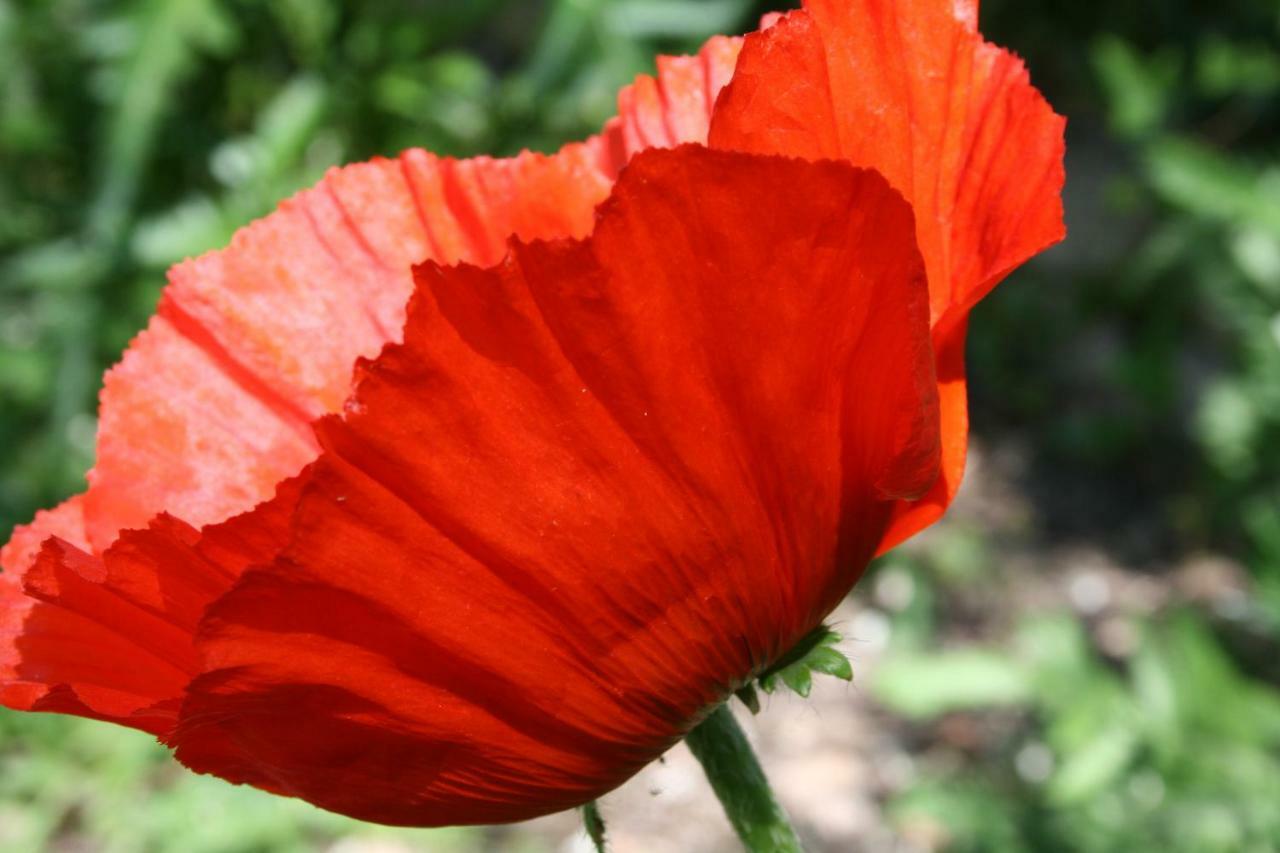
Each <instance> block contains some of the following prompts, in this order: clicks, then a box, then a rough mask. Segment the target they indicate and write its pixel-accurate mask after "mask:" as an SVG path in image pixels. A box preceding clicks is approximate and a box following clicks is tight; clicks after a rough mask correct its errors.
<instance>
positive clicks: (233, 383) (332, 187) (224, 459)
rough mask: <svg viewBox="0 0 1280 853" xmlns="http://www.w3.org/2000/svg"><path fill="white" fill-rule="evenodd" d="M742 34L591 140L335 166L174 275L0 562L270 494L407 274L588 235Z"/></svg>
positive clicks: (212, 512) (665, 74)
mask: <svg viewBox="0 0 1280 853" xmlns="http://www.w3.org/2000/svg"><path fill="white" fill-rule="evenodd" d="M740 42H741V40H740V39H730V38H724V37H717V38H714V39H712V40H711V41H710V42H708V44H707V46H706V47H705V48H704V49H703V50H702V52H701V53H699V54H698V55H697V56H694V57H680V58H666V57H664V58H662V59H660V61H659V70H658V74H657V75H656V76H655V77H652V78H650V77H641V78H638V79H637V81H636V83H635V84H634V86H632V87H628V88H627V89H626V90H624V91H623V93H622V94H621V95H620V96H619V106H620V115H619V117H618V118H616V119H613V120H612V121H611V122H610V123H609V124H608V125H607V126H606V129H605V131H604V132H603V133H602V134H601V135H600V136H597V137H593V138H591V139H589V140H587V141H586V142H584V143H573V144H570V145H567V146H565V147H564V148H563V149H562V150H561V151H560V152H558V153H557V154H555V155H553V156H546V155H541V154H534V153H530V152H525V153H523V154H521V155H519V156H517V157H513V158H508V159H493V158H489V157H479V158H475V159H472V160H451V159H446V158H438V157H435V156H434V155H431V154H428V153H426V152H424V151H421V150H416V149H415V150H411V151H406V152H405V153H404V154H402V155H401V156H400V157H398V158H396V159H392V160H387V159H382V158H378V159H375V160H372V161H370V162H367V163H361V164H356V165H352V166H348V167H345V168H342V169H335V170H333V171H331V172H330V173H329V174H328V175H327V176H326V177H325V179H324V180H323V181H321V182H320V184H319V185H317V186H316V187H314V188H313V189H310V190H307V191H304V192H302V193H299V194H298V195H297V196H295V197H294V198H292V199H290V200H288V201H286V202H284V203H283V204H282V205H281V206H280V208H279V209H278V210H277V211H276V212H275V213H273V214H271V215H270V216H268V217H266V218H264V219H262V220H260V221H258V222H256V223H254V224H252V225H250V226H249V227H247V228H245V229H243V230H241V231H240V232H238V233H237V235H236V237H235V238H234V240H233V242H232V244H231V246H230V247H228V248H227V249H224V250H221V251H216V252H211V253H209V254H207V255H204V256H202V257H200V258H197V259H194V260H190V261H187V262H185V263H183V264H180V265H178V266H177V267H175V268H174V269H173V270H172V271H171V273H170V285H169V287H168V288H166V290H165V292H164V296H163V298H162V300H161V304H160V307H159V310H158V312H157V315H156V317H155V318H153V320H152V321H151V324H150V325H149V327H148V329H147V330H146V331H144V332H143V333H142V334H141V335H139V336H138V338H137V339H135V341H134V342H133V344H132V345H131V347H130V349H129V351H128V352H127V353H126V354H125V356H124V359H123V360H122V361H121V363H120V364H119V365H117V366H116V367H115V368H114V369H112V370H111V371H110V372H109V373H108V374H107V377H106V383H105V388H104V390H103V392H102V400H101V411H100V418H99V424H100V426H99V438H98V458H97V462H96V465H95V466H94V469H93V471H92V472H91V473H90V474H89V482H90V487H89V491H88V493H87V494H86V495H82V496H79V497H78V498H77V499H75V501H74V503H73V505H72V506H70V507H66V508H65V511H64V508H59V510H56V511H54V515H53V516H52V517H44V516H46V515H48V514H42V517H41V518H40V519H38V520H37V521H35V522H33V523H32V524H30V525H27V526H25V527H22V528H19V529H18V530H16V531H15V533H14V536H13V539H12V540H11V542H10V544H9V545H8V546H6V548H5V551H4V553H3V555H2V559H3V565H4V566H5V567H6V569H7V570H9V571H14V572H17V571H21V570H22V569H25V567H26V566H27V565H28V564H29V563H30V561H31V560H32V559H33V558H34V554H35V552H36V551H37V550H38V548H39V545H40V542H42V541H43V540H44V539H45V538H46V537H47V536H49V535H59V536H61V537H63V538H64V539H67V540H68V541H71V542H73V543H75V544H77V545H84V546H86V547H89V548H90V549H91V550H93V551H98V552H100V551H102V550H104V549H105V548H107V547H108V546H109V545H110V544H111V542H112V541H113V540H114V539H115V537H116V535H117V534H118V533H119V531H120V530H122V529H127V528H141V527H144V526H145V525H146V524H147V523H148V522H149V521H150V520H151V519H152V518H153V517H154V516H155V515H156V514H158V513H160V512H169V513H171V514H173V515H176V516H178V517H180V518H182V519H184V520H185V521H187V522H189V523H191V524H193V525H196V526H199V525H203V524H208V523H213V522H217V521H220V520H222V519H224V518H228V517H230V516H232V515H234V514H235V513H238V512H243V511H245V510H247V509H249V508H251V507H253V506H254V505H256V504H257V503H259V502H260V501H263V500H265V499H266V498H268V497H269V496H270V495H271V494H272V491H273V490H274V488H275V486H276V484H277V483H279V482H280V481H281V480H282V479H284V478H286V477H289V476H292V475H294V474H296V473H297V472H298V470H299V469H300V468H301V467H302V466H303V465H305V464H306V463H307V462H308V461H310V460H311V459H312V458H314V456H315V454H316V452H317V450H318V448H317V446H316V444H315V442H314V439H313V437H312V435H311V432H310V427H309V423H310V421H312V420H313V419H314V418H316V417H318V416H320V415H322V414H324V413H326V412H333V411H336V410H337V409H338V407H339V406H340V405H341V403H342V401H343V400H344V399H345V398H346V396H347V394H348V393H349V391H350V389H351V385H350V381H351V367H352V365H353V364H354V362H355V360H356V359H357V358H358V357H361V356H365V357H369V356H373V355H376V354H377V352H378V350H379V349H380V348H381V347H382V345H383V344H385V343H387V342H389V341H392V340H396V339H398V337H399V334H400V328H401V325H402V324H403V321H404V306H405V302H406V300H407V299H408V296H409V293H410V291H411V289H412V280H411V276H410V273H409V270H410V267H411V266H412V265H413V264H414V263H417V262H420V261H423V260H435V261H439V262H441V263H457V262H460V261H466V262H469V263H475V264H480V265H485V266H488V265H492V264H494V263H497V262H498V261H499V260H500V259H501V257H502V255H503V253H504V252H505V251H506V240H507V237H508V236H509V235H512V234H515V235H517V236H519V237H520V238H522V239H526V240H532V239H539V238H551V237H561V236H565V237H568V236H573V237H583V236H586V235H587V234H588V233H589V232H590V229H591V224H592V221H593V216H594V209H595V206H596V204H598V203H599V202H600V201H602V200H603V199H604V198H605V196H607V195H608V192H609V187H610V186H611V185H612V183H613V181H614V180H615V179H616V177H617V174H618V172H619V171H620V170H621V169H622V167H623V166H624V165H625V164H626V162H627V161H628V160H629V159H630V158H631V156H632V155H633V154H634V153H635V152H636V151H638V150H640V149H641V148H643V147H646V146H647V145H650V144H657V145H664V146H669V145H674V144H678V143H679V142H682V141H686V139H693V138H697V139H698V140H699V141H701V140H702V139H705V136H706V128H707V125H708V123H709V121H710V114H711V107H712V105H713V104H714V102H715V96H716V94H718V92H719V90H720V88H721V87H722V86H723V85H724V84H725V83H726V82H727V81H728V79H729V76H730V75H731V73H732V70H733V63H734V62H735V61H736V58H737V49H738V46H739V44H740ZM633 90H635V91H638V92H644V93H650V92H654V93H660V97H658V99H657V100H656V101H654V102H652V103H650V102H648V101H647V100H646V99H645V98H644V97H638V98H637V97H634V96H633V95H632V91H633ZM650 125H656V126H661V127H670V128H675V129H677V130H678V132H677V133H676V134H675V135H671V136H662V137H661V138H655V139H653V140H652V141H647V142H643V141H641V139H642V137H643V134H642V133H640V132H639V131H638V130H637V128H639V127H641V126H650ZM77 513H82V514H83V515H82V518H80V520H79V521H78V522H77V523H78V524H79V525H80V527H76V528H75V529H68V527H67V524H68V523H69V522H70V521H72V520H73V519H72V516H73V515H75V514H77Z"/></svg>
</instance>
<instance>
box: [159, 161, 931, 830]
mask: <svg viewBox="0 0 1280 853" xmlns="http://www.w3.org/2000/svg"><path fill="white" fill-rule="evenodd" d="M417 276H418V291H417V294H416V296H415V300H414V302H413V304H412V307H411V308H410V313H409V317H408V321H407V324H406V330H405V341H404V343H403V344H402V345H399V346H392V347H388V348H387V349H386V350H384V351H383V353H382V355H380V356H379V357H378V358H377V359H376V360H374V361H372V362H367V363H365V364H363V365H362V366H361V367H360V368H359V369H358V371H357V374H358V384H357V389H356V391H355V393H354V394H353V396H352V398H351V400H350V401H349V402H348V404H347V406H346V408H345V414H344V416H343V417H341V418H338V417H331V418H327V419H325V420H323V421H322V422H321V423H320V424H319V425H318V427H317V434H318V436H319V438H320V441H321V443H322V446H323V448H324V450H323V452H322V454H321V455H320V457H319V458H318V459H317V460H316V462H315V463H314V464H313V466H312V467H311V468H310V469H309V473H308V474H307V476H306V483H305V485H304V486H303V488H302V493H301V499H300V501H299V503H298V506H297V510H296V512H295V513H294V516H293V518H292V520H291V522H290V525H291V528H292V533H291V536H290V544H289V545H288V546H287V547H286V548H285V549H284V551H283V552H282V554H281V555H280V557H279V558H278V559H277V560H275V561H274V562H273V563H271V564H270V565H269V566H263V567H260V568H254V569H251V570H249V571H248V572H246V573H245V574H244V575H243V576H242V577H241V579H240V580H239V582H238V583H237V584H236V586H235V587H234V588H233V589H232V591H231V592H230V593H228V594H227V595H226V596H224V597H223V598H221V599H219V600H218V601H217V602H216V603H215V604H214V605H213V606H212V607H211V609H210V611H209V615H208V616H207V618H206V620H205V622H204V623H203V626H202V630H201V633H200V636H199V638H198V640H197V646H198V648H199V650H200V651H201V653H202V655H203V661H204V666H205V673H204V674H203V675H201V676H200V677H199V678H197V679H196V680H195V681H194V682H193V684H192V685H191V687H190V688H189V691H188V697H187V700H186V702H185V704H184V706H183V712H182V719H181V722H180V725H179V727H178V729H177V730H176V732H175V733H174V734H173V736H172V737H171V738H170V740H171V742H172V743H174V744H175V745H176V748H177V753H178V757H179V758H180V759H181V760H183V761H184V762H185V763H187V764H188V765H190V766H192V767H193V768H194V769H197V770H200V771H204V772H212V773H217V774H219V775H223V776H226V777H228V778H232V779H236V780H239V781H250V782H254V783H255V784H263V785H266V786H268V787H270V788H271V789H273V790H277V791H283V792H287V793H291V794H294V795H297V796H301V797H304V798H305V799H308V800H310V801H312V802H315V803H317V804H319V805H321V806H323V807H325V808H328V809H332V810H335V811H339V812H343V813H347V814H351V815H355V816H357V817H361V818H364V819H368V820H375V821H379V822H384V823H404V824H415V825H434V824H456V823H484V822H495V821H509V820H517V819H521V818H525V817H529V816H532V815H536V814H542V813H547V812H551V811H555V810H559V809H563V808H567V807H569V806H573V805H577V804H580V803H581V802H583V801H585V800H588V799H590V798H591V797H594V796H596V795H598V794H600V793H602V792H603V791H606V790H608V789H610V788H612V787H614V786H616V785H617V784H619V783H620V782H621V781H623V780H624V779H625V778H627V777H628V776H629V775H631V774H632V773H633V772H635V771H636V770H637V769H639V768H640V767H641V766H643V765H644V764H645V763H647V762H648V761H650V760H652V759H653V758H654V757H656V756H657V755H658V754H660V753H661V752H662V751H664V750H665V749H666V748H667V747H668V746H670V745H671V744H672V743H673V742H674V741H675V740H676V739H677V738H679V737H680V736H682V735H683V734H684V732H685V731H687V729H688V728H689V727H690V726H691V725H693V724H694V723H695V722H696V721H697V719H698V717H699V715H700V714H701V713H703V712H705V710H706V709H707V708H709V707H710V706H711V705H713V704H714V703H716V702H718V701H719V700H721V699H722V698H723V697H724V696H725V695H726V694H727V693H728V691H730V690H732V689H734V688H736V687H738V686H740V684H741V683H743V681H744V680H745V679H747V678H749V677H750V676H752V675H753V674H755V673H758V672H759V671H760V670H761V668H762V667H764V666H766V665H767V664H768V663H770V662H771V661H772V660H774V659H776V657H777V656H778V655H780V654H781V653H783V652H784V651H786V650H787V649H789V648H790V647H791V646H792V645H793V644H794V643H795V642H796V641H797V640H798V639H799V638H800V637H801V636H802V635H803V634H804V633H805V632H806V631H807V630H809V629H810V628H811V627H812V626H813V625H814V624H815V623H816V622H817V621H818V620H819V619H820V618H821V617H822V616H824V615H825V614H826V613H827V612H829V610H830V609H831V608H832V607H834V606H835V604H836V603H838V602H839V600H840V599H841V598H842V597H843V596H844V594H845V593H846V592H847V590H848V588H849V586H850V585H852V583H853V581H854V580H855V579H856V577H857V575H858V573H859V572H860V571H861V570H862V568H863V567H864V566H865V564H866V561H867V560H868V559H869V557H870V556H871V554H872V552H873V551H874V549H875V546H876V543H877V542H878V541H879V540H880V537H881V535H882V533H883V528H884V525H885V523H886V522H887V520H888V517H889V510H890V507H891V504H890V503H889V502H888V501H889V499H891V498H899V497H903V496H910V495H915V494H918V493H920V492H921V491H923V490H925V489H927V488H928V487H929V485H930V484H931V483H932V481H933V478H934V477H935V476H936V471H937V463H938V454H937V412H936V399H935V389H936V383H935V380H934V378H933V354H932V350H931V347H930V344H929V338H928V319H927V318H928V299H927V289H926V285H925V280H924V275H923V263H922V261H921V259H920V257H919V254H918V252H917V250H916V248H915V243H914V226H913V222H912V218H911V212H910V209H909V208H908V207H907V205H906V204H905V203H904V202H903V201H902V199H901V197H900V196H898V195H897V193H895V192H893V191H892V190H890V189H889V187H888V185H887V184H886V183H885V181H884V180H883V179H882V178H880V177H879V176H878V175H877V174H875V173H873V172H869V171H861V170H857V169H853V168H851V167H849V166H847V165H844V164H839V163H821V164H812V163H805V162H803V161H798V160H788V159H784V158H776V157H757V156H750V155H741V154H730V153H724V152H712V151H708V150H707V149H702V148H693V147H683V148H679V149H676V150H674V151H665V152H648V153H645V154H642V155H640V156H638V157H637V158H636V159H635V160H634V161H633V162H632V164H631V165H630V166H629V167H628V168H627V169H626V170H625V171H624V172H623V174H622V176H621V178H620V179H619V182H618V184H617V185H616V187H615V189H614V192H613V195H612V197H611V200H610V201H609V202H608V203H607V204H605V205H604V206H603V207H602V208H601V211H600V214H599V220H598V223H597V226H596V228H595V231H594V233H593V236H592V237H591V238H590V239H589V240H586V241H567V240H565V241H557V242H551V243H542V242H534V243H518V242H517V243H513V244H512V248H511V253H510V254H509V256H508V258H507V260H506V261H504V262H503V263H502V264H501V265H500V266H498V267H496V268H493V269H490V270H481V269H478V268H475V267H470V266H461V267H456V268H445V267H440V266H438V265H435V264H427V265H424V266H422V267H419V268H418V271H417ZM246 518H252V514H250V516H247V517H246ZM264 523H268V522H264Z"/></svg>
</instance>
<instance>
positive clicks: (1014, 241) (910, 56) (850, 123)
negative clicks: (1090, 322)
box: [710, 0, 1065, 548]
mask: <svg viewBox="0 0 1280 853" xmlns="http://www.w3.org/2000/svg"><path fill="white" fill-rule="evenodd" d="M976 19H977V4H976V3H974V2H956V0H806V3H805V8H804V9H803V10H802V11H798V12H793V13H791V14H789V15H786V16H784V17H783V18H782V19H780V20H779V21H777V22H776V23H775V24H774V26H772V27H770V28H769V29H768V30H766V31H764V32H761V33H757V34H754V35H751V36H748V37H747V39H746V41H745V44H744V46H743V48H742V52H741V55H740V59H739V63H738V66H737V70H736V71H735V73H734V77H733V82H732V84H731V85H730V86H728V87H727V88H726V89H725V91H724V92H723V94H722V96H721V98H720V101H719V104H718V106H717V109H716V113H715V116H714V118H713V120H712V125H711V132H710V144H711V145H713V146H716V147H723V148H729V149H732V150H742V151H754V152H760V153H776V154H788V155H791V156H797V157H806V158H809V159H817V158H836V159H843V160H848V161H849V162H851V163H853V164H855V165H858V166H867V167H871V168H874V169H877V170H879V171H880V172H881V173H883V174H884V175H885V177H886V178H888V179H889V182H890V183H891V184H892V185H893V186H894V187H895V188H896V189H898V190H899V191H901V192H902V194H903V195H904V196H905V197H906V198H907V200H908V201H910V202H911V204H912V207H913V208H914V210H915V214H916V232H917V238H918V240H919V242H920V248H921V251H922V252H923V253H924V257H925V262H926V265H927V267H928V270H929V292H930V307H931V317H932V321H933V324H934V330H935V332H934V347H935V349H936V350H937V352H938V357H939V362H938V376H939V381H940V382H941V383H942V387H941V388H940V391H939V393H940V396H941V402H942V423H943V430H944V437H943V451H944V452H943V474H942V477H940V478H939V481H938V483H937V485H936V486H935V488H934V489H933V491H932V492H931V493H930V494H929V495H928V496H927V497H926V498H925V499H924V500H922V501H920V502H917V503H915V504H911V505H906V504H904V505H903V506H901V507H899V509H898V518H897V519H896V521H895V524H894V525H893V527H892V528H891V530H890V532H889V535H888V536H887V537H886V540H885V543H884V546H883V547H884V548H888V547H890V546H892V545H893V544H896V543H897V542H899V541H901V540H902V539H905V538H906V537H907V536H909V535H911V534H912V533H914V532H916V531H918V530H919V529H921V528H922V527H925V526H927V525H928V524H930V523H932V522H933V521H934V520H936V519H937V518H938V517H939V516H940V515H941V514H942V512H943V511H944V510H945V509H946V506H947V505H948V504H949V503H950V501H951V499H952V498H953V497H954V495H955V492H956V490H957V489H958V488H959V485H960V479H961V476H962V474H963V469H964V455H965V448H966V446H967V433H968V415H967V406H966V399H965V387H964V331H965V326H966V323H965V317H966V315H967V313H968V311H969V309H970V308H971V307H972V306H973V305H974V304H975V303H976V302H977V301H978V300H979V299H981V298H982V297H983V296H984V295H986V293H987V292H988V291H990V289H991V288H992V287H994V286H995V285H996V283H997V282H999V280H1000V279H1001V278H1003V277H1004V276H1005V275H1007V274H1008V273H1009V272H1010V271H1011V270H1012V269H1014V268H1015V267H1017V266H1018V265H1019V264H1021V263H1022V262H1023V261H1025V260H1026V259H1027V258H1029V257H1031V256H1032V255H1034V254H1036V253H1037V252H1039V251H1041V250H1042V249H1044V248H1045V247H1047V246H1049V245H1051V244H1053V243H1055V242H1057V241H1058V240H1060V239H1061V238H1062V236H1063V234H1064V233H1065V232H1064V229H1063V224H1062V203H1061V198H1060V192H1061V189H1062V184H1063V166H1062V156H1063V141H1062V133H1063V124H1064V122H1063V119H1062V118H1061V117H1060V116H1058V115H1055V114H1054V112H1053V110H1052V109H1051V108H1050V107H1049V105H1048V104H1047V103H1046V102H1045V100H1044V98H1043V97H1041V95H1040V93H1039V92H1037V91H1036V90H1035V89H1034V88H1033V87H1032V86H1031V84H1030V81H1029V78H1028V75H1027V71H1026V68H1025V67H1024V66H1023V64H1022V62H1021V61H1020V60H1019V59H1018V58H1017V57H1015V56H1013V55H1012V54H1010V53H1008V52H1006V51H1004V50H1001V49H999V48H997V47H995V46H994V45H991V44H988V43H986V42H984V41H983V40H982V37H981V35H980V34H979V33H978V31H977V20H976Z"/></svg>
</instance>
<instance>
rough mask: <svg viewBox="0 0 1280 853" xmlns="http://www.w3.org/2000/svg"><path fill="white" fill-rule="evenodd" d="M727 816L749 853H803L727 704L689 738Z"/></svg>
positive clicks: (690, 733)
mask: <svg viewBox="0 0 1280 853" xmlns="http://www.w3.org/2000/svg"><path fill="white" fill-rule="evenodd" d="M685 743H687V744H689V749H690V750H691V751H692V752H693V755H694V757H695V758H697V759H698V761H699V762H700V763H701V764H702V769H703V771H704V772H706V774H707V779H708V781H710V782H711V787H712V789H713V790H714V791H715V792H716V796H717V797H719V798H720V804H721V805H722V806H724V812H725V814H726V815H728V817H729V822H730V823H732V824H733V829H734V831H735V832H737V833H738V838H740V839H742V843H743V845H744V846H745V847H746V849H747V850H748V851H749V853H803V851H804V848H803V847H801V846H800V839H799V838H797V837H796V831H795V829H793V828H792V826H791V822H790V821H789V820H788V819H787V815H786V812H784V811H783V810H782V806H780V805H778V801H777V800H776V799H774V797H773V789H771V788H770V787H769V780H768V779H766V778H765V776H764V770H762V769H761V768H760V762H759V761H757V760H756V756H755V753H754V752H752V750H751V744H749V743H747V736H746V735H745V734H743V731H742V728H741V727H740V726H739V725H738V721H737V720H735V719H734V718H733V714H732V713H731V712H730V711H729V706H728V704H727V703H726V704H723V705H721V706H720V707H718V708H716V709H715V711H713V712H712V713H711V716H709V717H707V718H706V719H705V720H703V721H702V722H701V723H699V724H698V726H697V727H696V728H695V729H694V730H693V731H691V732H689V734H688V735H687V736H686V737H685Z"/></svg>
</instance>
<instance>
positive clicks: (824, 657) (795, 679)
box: [759, 625, 853, 697]
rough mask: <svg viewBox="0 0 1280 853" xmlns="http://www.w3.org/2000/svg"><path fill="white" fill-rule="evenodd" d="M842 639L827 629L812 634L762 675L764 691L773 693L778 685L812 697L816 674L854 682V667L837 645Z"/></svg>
mask: <svg viewBox="0 0 1280 853" xmlns="http://www.w3.org/2000/svg"><path fill="white" fill-rule="evenodd" d="M839 642H840V635H839V634H837V633H836V632H835V631H833V630H831V629H830V628H828V627H827V626H825V625H820V626H818V627H817V628H815V629H814V630H813V631H810V632H809V633H808V634H807V635H806V636H805V638H804V639H802V640H801V641H800V642H799V643H797V644H796V646H795V648H793V649H792V650H791V651H790V652H788V653H787V654H785V655H783V656H782V657H781V658H779V659H778V661H777V663H775V664H774V665H773V666H771V667H769V668H768V669H766V670H765V671H764V672H763V673H761V674H760V678H759V682H760V689H761V690H763V691H764V692H765V693H772V692H773V691H775V690H777V689H778V684H779V683H782V684H785V685H786V686H787V687H788V688H790V689H791V690H792V691H793V692H795V693H798V694H799V695H801V696H806V697H807V696H808V695H809V692H810V690H812V688H813V673H815V672H818V673H822V674H824V675H834V676H835V677H836V678H840V679H843V680H844V681H852V680H853V664H851V663H850V662H849V659H848V658H847V657H845V656H844V654H843V653H841V652H840V651H839V650H838V649H836V648H835V645H836V644H837V643H839Z"/></svg>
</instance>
